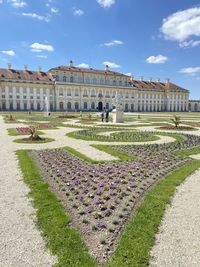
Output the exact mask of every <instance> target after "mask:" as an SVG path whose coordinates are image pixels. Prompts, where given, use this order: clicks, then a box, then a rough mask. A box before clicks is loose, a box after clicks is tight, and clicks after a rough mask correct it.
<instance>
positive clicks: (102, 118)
mask: <svg viewBox="0 0 200 267" xmlns="http://www.w3.org/2000/svg"><path fill="white" fill-rule="evenodd" d="M101 121H102V122H104V110H103V111H102V113H101Z"/></svg>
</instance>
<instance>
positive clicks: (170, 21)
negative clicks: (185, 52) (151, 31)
mask: <svg viewBox="0 0 200 267" xmlns="http://www.w3.org/2000/svg"><path fill="white" fill-rule="evenodd" d="M160 30H161V32H162V33H163V34H164V37H165V39H168V40H172V41H178V42H179V43H183V42H184V41H187V40H189V38H191V37H192V36H193V37H194V36H195V37H199V36H200V7H194V8H189V9H186V10H183V11H178V12H176V13H174V14H172V15H170V16H169V17H167V18H165V19H164V20H163V24H162V27H161V29H160ZM180 46H181V45H180ZM182 46H183V47H184V44H183V45H182ZM194 46H195V45H194Z"/></svg>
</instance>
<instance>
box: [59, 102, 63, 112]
mask: <svg viewBox="0 0 200 267" xmlns="http://www.w3.org/2000/svg"><path fill="white" fill-rule="evenodd" d="M59 109H60V110H63V102H60V103H59Z"/></svg>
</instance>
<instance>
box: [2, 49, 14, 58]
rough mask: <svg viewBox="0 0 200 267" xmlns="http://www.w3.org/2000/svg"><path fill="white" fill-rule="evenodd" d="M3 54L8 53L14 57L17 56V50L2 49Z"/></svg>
mask: <svg viewBox="0 0 200 267" xmlns="http://www.w3.org/2000/svg"><path fill="white" fill-rule="evenodd" d="M0 52H1V53H2V54H4V55H8V56H12V57H14V56H15V51H13V50H2V51H0Z"/></svg>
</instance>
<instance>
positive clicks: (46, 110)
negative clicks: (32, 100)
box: [44, 96, 49, 117]
mask: <svg viewBox="0 0 200 267" xmlns="http://www.w3.org/2000/svg"><path fill="white" fill-rule="evenodd" d="M44 116H45V117H48V116H49V101H48V97H47V96H45V99H44Z"/></svg>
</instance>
